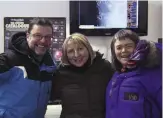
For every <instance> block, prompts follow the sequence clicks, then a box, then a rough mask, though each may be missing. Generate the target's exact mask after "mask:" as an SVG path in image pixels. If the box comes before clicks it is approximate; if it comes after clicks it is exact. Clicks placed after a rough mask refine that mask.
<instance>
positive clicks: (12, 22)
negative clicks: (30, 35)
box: [4, 17, 66, 62]
mask: <svg viewBox="0 0 163 118" xmlns="http://www.w3.org/2000/svg"><path fill="white" fill-rule="evenodd" d="M33 18H34V17H5V18H4V51H5V50H6V49H7V48H8V41H9V39H10V38H11V37H12V35H13V34H15V33H17V32H19V31H26V30H27V29H28V27H29V22H30V20H32V19H33ZM41 18H47V19H49V20H50V21H51V22H52V24H53V32H54V34H55V35H54V36H53V39H52V45H51V47H50V52H51V55H52V58H53V60H54V61H55V62H59V61H60V58H61V55H62V53H61V48H62V44H63V42H64V40H65V38H66V18H64V17H41Z"/></svg>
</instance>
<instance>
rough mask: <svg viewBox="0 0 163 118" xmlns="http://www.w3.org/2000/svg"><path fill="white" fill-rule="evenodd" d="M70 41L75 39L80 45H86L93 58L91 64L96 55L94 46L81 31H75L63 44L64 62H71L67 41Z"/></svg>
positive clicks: (62, 58) (62, 59) (66, 63)
mask: <svg viewBox="0 0 163 118" xmlns="http://www.w3.org/2000/svg"><path fill="white" fill-rule="evenodd" d="M68 41H73V42H75V43H77V44H79V45H80V44H82V45H84V46H85V47H86V48H87V50H88V53H89V56H90V59H91V64H92V62H93V59H94V58H95V56H96V55H95V52H94V51H93V49H92V46H91V45H90V43H89V41H88V40H87V38H86V36H84V35H83V34H80V33H73V34H72V35H70V36H69V37H68V38H66V39H65V41H64V43H63V45H62V57H61V62H62V64H65V65H70V63H69V61H68V57H67V43H68Z"/></svg>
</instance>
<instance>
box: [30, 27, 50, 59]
mask: <svg viewBox="0 0 163 118" xmlns="http://www.w3.org/2000/svg"><path fill="white" fill-rule="evenodd" d="M51 39H52V28H51V27H50V26H41V25H33V28H32V30H31V31H30V33H29V34H27V42H28V45H29V48H30V49H32V50H33V51H34V52H35V53H36V54H37V55H39V56H42V55H44V54H45V53H46V51H47V50H48V49H49V48H50V45H51Z"/></svg>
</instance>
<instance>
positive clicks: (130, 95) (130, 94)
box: [124, 92, 139, 101]
mask: <svg viewBox="0 0 163 118" xmlns="http://www.w3.org/2000/svg"><path fill="white" fill-rule="evenodd" d="M124 100H132V101H138V100H139V95H138V93H134V92H124Z"/></svg>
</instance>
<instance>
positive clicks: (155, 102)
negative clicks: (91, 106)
mask: <svg viewBox="0 0 163 118" xmlns="http://www.w3.org/2000/svg"><path fill="white" fill-rule="evenodd" d="M158 46H159V45H157V47H158ZM155 47H156V46H155ZM150 48H153V47H150ZM159 48H162V45H161V46H160V47H159ZM152 50H153V49H152ZM161 50H162V49H161ZM150 53H152V54H150ZM156 54H157V53H156V52H154V51H149V54H148V56H147V60H146V61H148V62H149V64H150V65H151V66H150V67H145V66H143V67H142V66H140V67H138V68H137V69H135V70H133V71H130V72H126V73H118V72H116V73H115V74H114V76H113V78H112V80H111V81H110V82H109V84H108V86H107V90H106V118H161V116H162V115H161V114H162V63H161V62H160V64H159V65H155V64H153V65H152V63H154V62H156V61H157V62H158V60H157V59H158V58H157V55H156ZM151 55H152V56H151ZM155 55H156V56H155Z"/></svg>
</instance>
